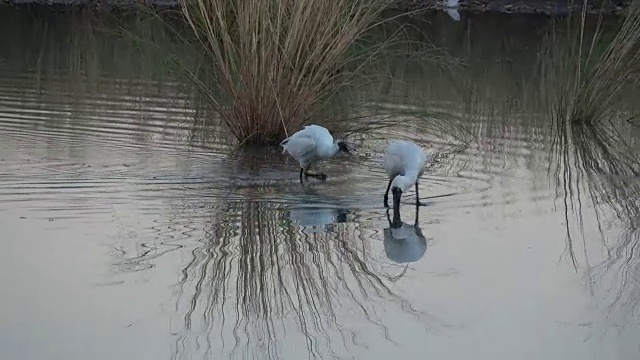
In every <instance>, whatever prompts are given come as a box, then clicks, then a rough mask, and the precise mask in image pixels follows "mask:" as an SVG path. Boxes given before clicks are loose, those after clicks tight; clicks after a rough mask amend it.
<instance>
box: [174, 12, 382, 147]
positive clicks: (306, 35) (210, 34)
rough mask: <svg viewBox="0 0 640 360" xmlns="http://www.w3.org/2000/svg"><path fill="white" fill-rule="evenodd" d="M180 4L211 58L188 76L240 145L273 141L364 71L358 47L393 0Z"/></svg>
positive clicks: (304, 119)
mask: <svg viewBox="0 0 640 360" xmlns="http://www.w3.org/2000/svg"><path fill="white" fill-rule="evenodd" d="M180 3H181V9H182V12H183V15H184V17H185V19H186V21H187V23H188V24H189V26H190V28H191V29H192V30H193V32H194V33H195V35H196V37H197V39H198V41H199V43H200V44H201V45H202V48H203V49H204V53H205V59H206V61H205V64H203V65H202V66H201V70H203V71H202V72H201V73H200V75H199V74H196V73H192V76H191V78H192V79H193V80H194V81H195V83H196V84H197V85H198V87H199V88H200V90H202V92H203V93H204V94H205V96H206V98H207V100H208V101H209V103H210V105H211V106H212V107H213V109H214V110H215V111H216V113H217V114H218V115H219V116H220V118H221V120H222V121H223V122H224V123H225V124H226V125H227V127H228V128H229V129H230V131H231V133H232V135H233V136H234V137H235V138H236V139H237V140H238V142H240V143H242V144H274V143H277V142H279V141H280V140H282V139H283V138H284V137H286V136H287V135H288V134H289V133H290V132H292V131H295V130H297V129H299V128H300V127H301V125H302V124H303V123H305V122H306V121H307V120H308V119H309V118H310V116H312V114H313V113H314V112H315V111H317V110H318V109H319V108H320V107H321V106H322V104H323V103H325V102H327V101H328V100H329V99H330V98H331V97H332V95H333V94H335V93H336V92H337V90H338V89H339V88H340V87H341V86H344V85H345V84H347V83H348V81H349V78H350V76H349V75H348V74H351V73H353V71H345V70H347V67H349V66H350V65H353V66H351V68H350V70H354V68H355V70H357V69H359V68H362V67H363V66H364V64H365V63H366V62H365V61H362V60H363V59H366V58H367V56H370V54H369V55H367V54H365V53H364V52H363V51H359V50H358V48H355V47H354V45H355V44H356V42H357V40H358V39H360V38H361V37H362V36H363V34H364V33H365V32H366V31H368V30H369V29H370V28H371V27H373V26H375V25H376V19H377V18H378V16H379V15H380V13H381V11H382V10H384V9H385V7H386V6H387V4H388V3H389V0H305V1H299V0H181V2H180ZM354 60H358V61H357V62H355V61H354ZM202 73H204V74H206V75H205V76H206V77H207V79H208V80H210V81H206V80H204V81H203V80H202V79H203V78H202V75H201V74H202Z"/></svg>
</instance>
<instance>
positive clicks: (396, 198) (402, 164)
mask: <svg viewBox="0 0 640 360" xmlns="http://www.w3.org/2000/svg"><path fill="white" fill-rule="evenodd" d="M432 159H433V154H430V153H429V154H428V153H427V152H425V151H424V149H422V148H421V147H420V146H418V145H416V144H415V143H413V142H410V141H405V140H394V141H392V142H391V143H390V144H389V146H388V147H387V150H386V152H385V154H384V169H385V171H386V172H387V175H388V176H389V184H388V185H387V190H386V191H385V193H384V207H389V189H391V193H392V194H393V208H394V210H395V211H397V210H398V209H399V207H400V198H401V197H402V193H404V192H406V191H407V190H409V189H410V188H411V186H412V185H413V186H415V189H416V205H423V204H422V203H421V202H420V195H419V193H418V181H419V179H420V176H422V174H423V173H424V169H425V167H426V164H427V161H430V160H432Z"/></svg>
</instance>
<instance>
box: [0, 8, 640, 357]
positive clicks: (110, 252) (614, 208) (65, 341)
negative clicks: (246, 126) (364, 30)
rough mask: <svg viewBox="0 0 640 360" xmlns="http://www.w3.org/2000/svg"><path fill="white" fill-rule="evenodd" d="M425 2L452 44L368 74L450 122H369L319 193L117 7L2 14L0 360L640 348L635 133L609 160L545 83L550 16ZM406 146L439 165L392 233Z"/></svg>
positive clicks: (150, 31)
mask: <svg viewBox="0 0 640 360" xmlns="http://www.w3.org/2000/svg"><path fill="white" fill-rule="evenodd" d="M426 16H428V20H429V23H428V25H424V26H425V28H424V31H425V33H426V34H427V36H428V37H429V38H430V39H431V40H432V41H433V44H434V46H436V47H437V48H438V49H441V50H435V49H436V48H434V50H433V51H432V52H430V54H431V55H429V56H425V57H422V56H416V57H403V56H398V57H390V58H389V59H385V66H380V67H375V68H373V69H372V70H371V71H374V70H375V71H378V70H379V71H383V69H385V70H386V71H388V73H389V74H392V76H391V77H388V79H389V80H388V81H382V80H381V81H379V82H375V83H373V84H369V86H368V87H367V88H366V89H363V90H362V91H363V93H366V94H368V96H369V98H375V99H377V102H376V105H375V106H374V107H377V108H378V110H379V109H380V108H384V109H387V110H388V111H393V109H401V108H407V107H410V108H411V109H416V111H417V112H422V113H424V114H437V117H440V118H442V119H444V118H446V119H449V120H447V121H446V122H445V121H433V119H431V118H430V117H424V116H423V117H421V118H417V117H409V116H407V117H398V118H397V119H396V120H397V125H396V126H392V127H384V128H373V127H370V128H368V129H367V131H366V132H359V133H355V134H350V138H351V139H353V140H352V141H353V142H354V143H355V144H356V152H355V154H354V155H352V156H345V157H341V158H338V159H333V160H331V161H327V162H326V163H323V164H321V165H319V166H321V167H322V170H323V171H324V172H325V173H327V175H328V179H327V181H326V182H320V181H310V182H309V183H308V184H305V185H304V186H301V185H300V184H299V183H298V164H297V163H296V162H295V161H294V160H293V159H291V158H289V157H287V156H286V155H283V154H282V153H281V149H278V148H270V147H267V148H259V149H252V148H249V149H239V148H237V147H236V146H235V145H234V143H233V142H232V141H231V139H230V137H229V135H228V133H227V132H226V130H225V128H224V126H222V125H221V124H218V123H216V121H215V117H212V116H209V115H208V114H210V113H208V112H206V111H205V110H201V109H202V106H201V104H200V101H199V98H198V97H197V96H196V95H194V92H193V91H191V90H192V89H189V85H188V84H185V83H184V82H181V81H178V80H176V77H174V76H171V73H172V72H173V71H175V69H172V68H171V66H170V65H167V64H166V63H163V62H162V61H161V60H158V58H157V57H156V56H157V55H156V53H155V52H154V47H153V46H147V45H145V44H144V43H143V42H140V41H134V39H133V38H132V37H129V38H127V37H121V36H120V37H119V36H117V35H116V34H117V33H118V31H119V29H120V28H119V25H118V21H116V20H114V19H113V16H107V15H104V14H101V13H98V12H91V11H85V10H75V11H56V12H53V11H47V10H45V11H33V12H30V11H26V10H23V9H11V8H0V24H1V25H0V28H1V31H0V34H1V35H0V49H3V50H2V52H0V74H1V76H0V229H1V232H0V244H1V246H2V251H1V252H0V253H1V254H2V255H1V261H0V284H1V285H2V297H1V299H0V318H1V319H2V321H1V322H0V334H1V336H0V358H3V359H220V358H225V359H226V358H229V359H231V358H233V359H304V358H353V359H391V358H397V357H401V358H406V359H424V358H444V359H471V358H473V359H581V360H582V359H636V358H638V356H640V344H639V342H638V339H640V316H639V313H638V311H639V310H640V308H639V307H638V302H639V301H640V297H638V290H639V285H638V284H639V277H640V257H638V255H637V252H638V248H639V247H640V240H639V235H638V218H640V216H638V214H639V213H638V212H637V209H638V207H639V206H640V205H639V204H638V199H639V197H638V192H636V191H637V190H638V188H639V187H638V178H637V177H634V175H633V174H634V172H633V171H636V174H637V171H638V168H635V170H634V168H633V167H634V166H637V159H638V157H637V156H635V155H630V154H638V151H640V146H639V145H638V144H640V142H639V141H638V139H640V130H639V129H638V124H637V123H634V122H633V121H620V123H619V124H616V129H617V131H618V132H619V140H620V139H621V140H624V141H622V142H618V143H616V144H617V145H616V146H610V147H607V149H608V150H609V151H608V152H607V154H608V156H610V157H611V159H599V158H595V156H596V155H597V154H604V153H605V152H599V153H596V152H595V151H594V152H593V154H595V155H594V156H593V157H592V158H591V162H590V163H591V164H597V163H598V161H602V162H605V163H608V164H611V163H613V162H615V161H618V163H620V164H621V165H620V168H619V169H618V168H616V169H617V170H616V171H615V172H613V171H612V172H611V173H608V174H607V173H603V172H599V173H598V174H597V175H598V176H596V175H593V176H590V175H589V174H591V173H589V169H588V168H587V167H586V166H582V168H580V167H574V165H575V162H574V161H573V160H568V159H572V158H573V157H575V156H577V155H576V154H577V152H575V149H573V148H571V149H561V150H557V146H558V144H563V143H562V142H558V139H557V134H556V133H554V132H553V131H551V128H552V127H553V125H552V121H551V120H550V119H549V116H548V114H547V113H546V112H545V111H544V110H542V109H541V108H540V107H538V105H537V104H538V103H537V101H538V100H536V99H535V96H534V95H532V94H538V95H539V93H540V91H539V83H538V82H536V81H534V80H532V76H531V74H532V72H533V69H534V67H535V66H536V55H537V54H538V49H539V47H540V44H541V42H542V41H543V40H542V39H543V35H544V32H545V30H546V29H547V28H548V24H549V21H550V20H549V18H546V17H541V16H533V15H527V16H522V15H492V14H484V15H473V14H464V13H463V14H461V19H460V21H454V20H453V19H452V18H450V17H449V16H447V14H445V13H433V14H428V15H426ZM120 21H122V22H123V23H126V27H127V28H128V29H129V30H131V31H132V32H133V33H134V34H140V36H141V37H142V36H143V35H144V36H149V37H153V38H154V39H156V40H157V39H158V38H160V37H162V36H166V35H162V32H161V31H158V27H157V26H155V25H153V24H151V25H150V24H149V21H148V20H144V18H143V17H137V16H123V17H121V19H120ZM12 31H13V32H15V33H13V35H12ZM161 40H162V41H165V40H166V39H161ZM434 54H438V56H440V57H450V58H452V59H453V58H455V59H463V60H464V61H465V63H466V66H464V67H457V66H454V65H452V66H451V67H447V66H445V67H442V66H434V65H433V64H432V61H433V59H434V56H432V55H434ZM381 62H382V60H381ZM636 95H637V92H636V93H635V94H630V96H629V97H630V99H631V100H629V101H625V102H623V103H622V105H621V108H620V109H619V111H620V114H621V115H620V117H621V118H623V117H624V116H623V115H624V114H629V113H634V112H635V113H637V110H638V104H637V101H633V99H634V98H635V99H636V100H637V97H636ZM536 96H537V95H536ZM338 106H339V105H336V107H338ZM361 110H362V109H361V108H358V110H354V109H348V108H347V109H346V110H345V108H336V109H335V113H336V114H341V115H344V113H345V112H348V111H361ZM362 111H364V110H362ZM336 116H338V115H336ZM350 116H353V114H350ZM434 116H435V115H434ZM425 119H426V120H425ZM429 119H431V120H429ZM352 121H357V120H352ZM362 121H363V122H364V121H365V120H362ZM573 133H575V131H574V132H573ZM396 138H401V139H411V140H414V141H416V142H418V143H420V144H421V145H423V146H424V147H426V148H433V149H435V150H437V151H439V152H440V154H441V155H442V156H440V157H439V158H438V161H437V162H435V163H434V164H432V166H430V167H428V169H427V171H426V173H425V174H424V176H423V177H422V179H421V182H420V195H421V197H422V199H423V201H425V202H426V206H424V207H421V208H419V209H418V211H416V208H415V207H414V206H412V205H411V203H410V199H413V197H412V196H413V194H414V193H413V192H410V193H409V194H407V195H408V196H407V198H406V199H405V200H404V201H403V204H402V206H401V218H402V221H403V226H402V228H400V229H391V228H390V224H389V220H388V213H387V211H386V210H385V209H384V208H383V206H382V196H383V193H384V190H385V187H386V183H387V179H386V177H385V174H384V170H383V169H382V153H383V151H384V148H385V146H386V141H387V140H389V139H396ZM624 143H626V144H627V145H628V146H626V147H625V146H623V144H624ZM618 145H619V147H617V146H618ZM567 146H569V145H567ZM574 146H578V145H574ZM589 146H591V147H589ZM598 146H599V145H598V144H597V143H594V144H587V147H588V148H589V149H598V148H599V147H598ZM558 154H560V155H562V154H569V155H568V157H564V161H558V158H560V159H562V156H557V155H558ZM625 154H626V155H625ZM627 155H629V156H627ZM625 159H626V160H625ZM634 160H635V161H636V163H635V164H634V163H633V161H634ZM625 161H628V162H627V163H625ZM584 164H586V163H583V165H584ZM620 169H627V170H629V173H624V172H623V171H622V170H620ZM614 170H615V169H614ZM557 174H559V176H555V175H557ZM629 174H630V175H629ZM621 184H622V185H621ZM634 215H635V216H636V217H634ZM580 225H582V227H580Z"/></svg>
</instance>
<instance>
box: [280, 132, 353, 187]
mask: <svg viewBox="0 0 640 360" xmlns="http://www.w3.org/2000/svg"><path fill="white" fill-rule="evenodd" d="M280 146H282V153H283V154H284V153H289V155H291V156H292V157H293V158H294V159H296V160H297V161H298V162H299V163H300V183H302V175H303V174H304V175H305V178H306V177H309V176H311V177H315V178H319V179H321V180H326V179H327V175H325V174H322V173H320V174H312V173H310V172H309V168H310V167H311V165H312V164H313V163H314V162H316V161H319V160H325V159H329V158H332V157H334V156H336V155H337V154H338V153H339V152H344V153H347V154H348V153H349V152H350V149H349V147H348V146H347V144H346V143H345V142H344V141H342V140H335V141H334V140H333V136H331V133H329V130H327V129H325V128H324V127H322V126H319V125H307V126H305V127H304V129H302V130H300V131H298V132H297V133H295V134H293V135H291V136H289V137H288V138H286V139H284V140H283V141H282V142H281V143H280Z"/></svg>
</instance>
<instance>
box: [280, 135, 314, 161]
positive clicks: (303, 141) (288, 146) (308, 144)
mask: <svg viewBox="0 0 640 360" xmlns="http://www.w3.org/2000/svg"><path fill="white" fill-rule="evenodd" d="M283 148H284V150H285V151H286V152H288V153H289V154H290V155H291V156H293V158H295V159H296V160H298V161H302V160H303V159H308V158H310V157H312V156H313V154H314V153H315V151H316V142H315V140H313V139H311V138H309V137H306V136H291V137H290V138H289V139H288V140H287V142H286V143H285V144H284V145H283Z"/></svg>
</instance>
